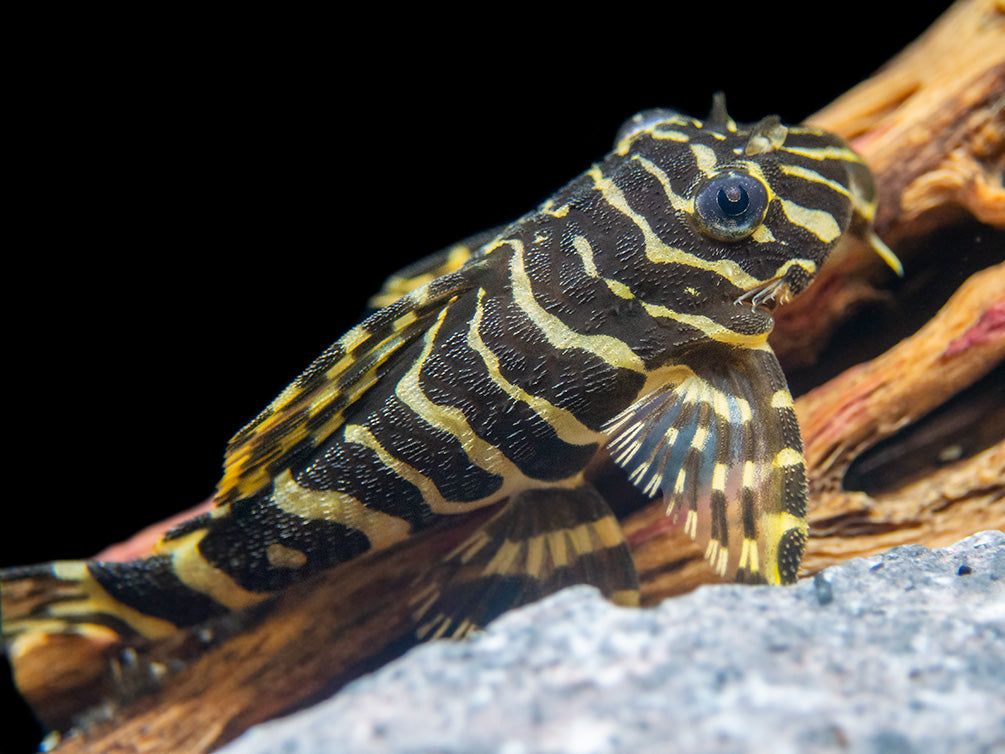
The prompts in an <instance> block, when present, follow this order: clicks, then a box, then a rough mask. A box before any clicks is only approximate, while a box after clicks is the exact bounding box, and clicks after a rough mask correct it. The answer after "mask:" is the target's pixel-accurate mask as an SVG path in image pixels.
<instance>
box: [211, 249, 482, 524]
mask: <svg viewBox="0 0 1005 754" xmlns="http://www.w3.org/2000/svg"><path fill="white" fill-rule="evenodd" d="M471 269H472V266H471V265H468V266H465V267H464V268H462V269H461V270H458V271H456V272H453V273H450V274H448V275H444V276H442V277H438V278H435V279H434V280H432V281H431V282H429V283H427V284H426V285H423V286H422V287H420V288H417V289H415V290H413V291H411V292H409V293H407V294H405V295H403V296H402V297H401V298H399V299H398V300H396V301H394V302H393V303H392V304H390V305H389V306H386V307H384V308H382V309H379V310H377V311H376V312H374V313H373V314H371V315H370V316H369V317H367V318H366V319H365V320H364V321H363V322H362V323H360V324H359V325H357V326H356V327H354V328H352V329H351V330H349V332H347V333H346V334H345V335H343V336H342V337H341V338H340V339H339V340H337V341H336V342H335V343H333V344H332V345H331V346H329V347H328V348H327V349H326V350H325V352H324V353H322V354H321V355H320V356H319V357H318V358H317V359H315V360H314V362H313V363H312V364H311V365H310V366H309V367H307V369H306V370H305V371H304V372H303V373H302V374H301V375H300V376H299V377H297V379H296V380H294V381H293V382H292V383H291V384H290V385H289V386H288V387H287V388H286V389H285V390H283V392H282V393H280V394H279V396H278V397H277V398H276V399H275V400H274V401H273V402H272V403H271V404H269V406H268V407H267V408H266V409H265V410H264V411H262V412H261V413H260V414H259V415H258V416H257V417H255V418H254V419H253V420H252V421H251V422H249V423H248V424H247V425H246V426H245V427H244V428H242V429H241V430H240V431H239V432H238V433H237V434H235V435H234V436H233V437H232V438H231V440H230V443H229V444H228V446H227V451H226V454H225V456H224V463H223V466H224V474H223V478H222V479H221V480H220V483H219V484H218V485H217V494H216V502H217V504H218V505H222V504H224V503H227V502H230V501H232V500H235V499H237V498H242V497H247V496H248V495H251V494H253V493H254V492H256V491H258V490H259V489H261V488H262V487H264V486H265V485H267V484H268V483H269V481H270V480H271V479H272V478H273V477H274V476H275V475H276V474H278V473H280V472H282V471H283V470H285V469H287V468H290V467H291V466H292V465H293V464H295V463H296V461H297V459H299V458H306V457H308V456H309V455H310V454H311V453H312V452H313V451H314V449H315V448H317V447H318V446H319V445H320V444H321V443H322V442H324V441H325V440H326V439H327V438H328V437H329V436H331V434H332V433H333V432H335V430H337V429H338V428H339V427H340V426H341V425H342V424H343V422H344V420H345V413H346V411H347V409H348V408H349V407H350V406H352V404H353V403H355V402H356V401H357V400H359V398H360V396H362V395H363V394H364V393H365V392H366V391H367V390H368V389H369V388H370V387H372V386H373V385H374V384H375V383H376V382H377V381H378V380H379V379H380V377H381V376H382V375H383V373H384V372H385V371H386V369H387V368H388V365H387V362H388V359H389V358H390V357H391V355H392V354H394V353H395V352H396V351H398V350H399V349H401V348H402V347H403V346H405V345H406V344H408V343H411V342H412V341H413V340H415V339H416V338H418V337H420V336H421V335H422V334H423V333H424V332H425V331H426V330H427V328H428V327H429V326H430V324H431V323H432V322H433V321H435V319H436V317H437V315H438V314H439V313H440V311H441V310H442V309H443V307H444V306H446V305H447V304H448V303H449V302H450V301H451V300H453V299H454V298H455V297H456V296H458V295H460V294H461V293H463V292H464V291H465V290H467V289H468V288H470V287H471V282H470V274H469V273H470V271H471Z"/></svg>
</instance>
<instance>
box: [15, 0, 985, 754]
mask: <svg viewBox="0 0 1005 754" xmlns="http://www.w3.org/2000/svg"><path fill="white" fill-rule="evenodd" d="M1003 107H1005V6H1003V4H1002V3H1001V2H992V1H988V0H970V1H969V2H962V3H959V4H957V5H955V6H953V8H951V9H950V10H949V11H948V12H947V14H946V15H945V16H944V17H943V18H942V19H940V21H939V22H938V23H937V24H936V25H935V27H933V28H932V29H931V30H930V31H929V32H927V33H926V34H925V35H924V36H923V37H921V38H920V39H919V40H918V41H917V42H916V43H915V44H914V45H912V46H911V47H910V48H908V49H907V50H905V51H904V52H903V53H902V54H901V55H900V56H898V57H897V58H896V59H895V60H894V61H892V62H891V63H890V64H889V65H888V66H887V67H886V68H885V69H884V70H882V71H881V72H880V73H879V74H877V75H876V76H875V77H874V78H872V79H870V80H869V81H867V82H865V83H863V84H862V85H861V86H859V87H856V88H855V89H853V90H852V91H850V92H849V93H848V94H847V95H845V96H844V97H842V98H840V99H839V100H838V101H836V102H835V103H834V104H833V105H831V106H829V107H828V108H826V109H825V110H823V111H822V112H820V113H818V114H817V115H816V116H814V117H813V118H812V119H811V122H813V123H815V124H817V125H820V126H822V127H825V128H828V129H829V130H833V131H836V132H838V133H840V134H842V135H844V136H845V137H846V138H848V139H850V140H852V143H853V145H854V146H855V147H856V149H858V150H859V151H860V153H862V154H863V156H864V157H865V158H866V159H867V161H868V162H869V164H870V165H871V166H872V168H873V169H874V172H875V174H876V178H877V185H878V188H879V191H880V197H881V205H880V211H879V215H878V217H877V228H878V229H879V231H880V234H881V235H883V236H884V237H885V238H886V240H887V241H888V242H889V243H891V244H893V245H895V246H896V250H897V251H898V253H900V254H901V256H902V259H903V261H904V263H905V267H906V268H907V280H906V282H905V286H904V287H903V288H902V295H903V296H905V297H907V298H908V306H907V307H906V309H907V310H910V309H911V308H912V306H911V303H910V302H911V300H910V298H909V297H910V296H912V295H917V289H913V288H911V287H910V285H909V283H910V282H911V280H912V279H916V278H917V279H920V278H921V277H922V272H923V271H924V270H926V269H929V270H932V269H934V271H935V277H939V276H940V271H941V270H943V269H945V268H949V267H952V268H954V269H955V268H957V267H958V266H959V265H960V263H961V262H960V260H961V254H960V250H959V248H958V247H956V246H950V245H942V246H940V245H939V239H940V238H941V236H940V235H939V233H940V232H941V231H942V229H944V228H947V227H954V226H955V227H959V226H958V225H957V224H958V223H959V221H960V219H961V217H963V218H969V219H968V220H967V223H966V224H965V225H964V226H963V227H964V228H965V234H967V235H968V236H969V237H971V238H972V237H978V238H981V239H984V240H983V243H984V244H985V247H984V248H985V251H984V252H983V255H982V254H980V253H976V252H975V258H976V259H977V260H978V262H977V264H976V265H975V266H974V267H973V268H972V269H970V270H969V272H971V273H973V274H972V275H970V279H969V280H967V282H966V283H965V284H964V285H962V287H960V288H959V290H958V291H956V293H955V294H954V295H952V297H951V298H950V299H949V301H948V303H946V304H945V305H944V306H943V307H942V308H941V310H939V312H938V313H937V314H936V315H935V316H934V317H933V318H931V320H930V321H929V322H928V323H927V324H925V325H924V326H923V327H920V329H918V331H917V333H916V334H914V335H913V336H912V337H909V338H907V339H905V340H903V341H902V342H899V343H896V344H893V343H890V344H888V345H890V346H892V348H889V350H887V352H886V353H883V354H882V355H877V354H878V353H879V352H878V351H877V352H876V353H873V354H870V355H869V356H868V357H866V358H867V359H868V360H867V361H865V363H860V364H859V365H858V366H856V367H854V368H852V369H849V370H847V371H845V372H844V373H843V374H839V375H838V376H836V377H834V378H833V379H831V380H830V381H828V382H826V383H825V384H820V385H818V386H817V387H816V388H815V389H814V390H812V391H811V392H809V393H808V394H806V395H804V396H803V397H802V398H800V399H799V400H798V401H797V411H798V413H799V416H800V420H801V423H802V427H803V430H804V438H805V444H806V455H807V459H808V463H809V471H810V485H811V498H810V511H809V516H810V540H809V544H808V547H807V553H806V557H805V561H804V564H803V573H804V574H810V573H813V572H815V571H817V570H819V569H820V568H822V567H824V566H826V565H830V564H833V563H837V562H841V561H843V560H845V559H847V558H850V557H854V556H860V555H865V554H870V553H875V552H878V551H881V550H884V549H886V548H888V547H890V546H893V545H896V544H902V543H906V542H915V543H920V544H924V545H928V546H938V545H943V544H947V543H949V542H952V541H955V540H958V539H961V538H963V537H965V536H967V535H969V534H972V533H974V532H976V531H979V530H983V529H989V528H997V529H1005V439H1003V438H1002V435H1003V434H1005V430H1003V429H1002V426H1003V424H1005V420H1003V419H1002V412H1001V406H1002V404H1003V401H1002V396H1001V387H1000V383H1001V382H1002V381H1001V380H996V379H995V377H996V376H998V375H999V373H1000V372H1001V366H1000V365H1001V363H1002V361H1003V358H1005V264H1003V263H1000V262H1001V259H1002V249H1003V248H1005V247H1003V246H1002V243H1003V239H1005V235H1003V233H1002V231H1003V229H1005V189H1003V187H1002V174H1003V172H1005V121H1003ZM988 239H990V241H989V240H988ZM988 245H990V246H991V250H990V252H988V251H987V246H988ZM995 249H997V251H995ZM984 262H986V263H984ZM983 268H987V269H983ZM891 277H892V276H890V275H889V273H886V274H885V277H884V273H883V272H882V263H881V262H880V260H879V259H878V258H877V257H876V256H875V254H874V253H873V252H872V251H871V250H868V249H863V248H856V247H850V246H849V247H846V248H844V249H842V250H840V252H838V253H836V254H835V255H834V258H833V259H832V260H831V261H830V262H829V263H828V265H826V266H825V268H824V270H823V271H822V272H821V274H820V276H819V278H818V280H817V282H816V283H815V284H814V285H813V286H811V288H810V289H809V290H808V291H807V292H806V293H805V294H804V295H803V296H801V297H800V298H799V299H797V300H796V302H794V303H793V304H792V305H790V306H788V307H786V308H785V309H784V310H782V311H781V312H779V316H778V326H777V328H776V333H775V335H774V336H773V344H774V346H775V348H776V351H777V352H778V353H779V355H780V357H781V358H782V360H783V363H784V364H786V365H787V366H790V367H791V366H796V365H799V364H806V363H809V362H810V361H812V360H813V359H814V358H817V357H819V352H820V350H821V349H822V348H823V347H824V345H825V344H826V343H827V342H828V339H829V336H830V334H831V333H832V332H833V331H834V330H835V328H836V327H838V325H839V323H841V322H842V321H844V320H845V319H846V318H847V317H848V315H849V312H850V311H851V310H853V309H855V308H857V307H860V306H861V305H862V304H863V303H866V302H870V301H876V300H877V299H878V298H884V300H888V301H889V300H891V299H892V300H893V302H894V304H895V303H896V294H895V293H893V294H891V293H883V294H880V293H878V292H877V290H876V288H875V287H874V285H875V284H876V282H877V281H879V280H885V281H886V282H887V283H889V282H890V279H891ZM942 300H944V298H943V299H942ZM860 361H861V359H860ZM995 370H997V371H995ZM987 375H990V377H988V376H987ZM969 386H976V388H973V387H971V388H970V390H976V394H974V395H971V396H970V398H969V400H971V401H977V405H978V407H979V408H978V410H970V411H968V410H965V408H960V407H956V408H952V407H951V410H950V411H948V415H949V416H952V417H962V418H963V421H962V427H960V426H957V427H956V429H957V430H960V431H962V432H963V433H965V434H969V435H973V436H980V437H985V435H986V439H985V440H984V441H983V446H982V447H978V448H975V449H974V452H973V453H966V452H964V453H963V457H960V458H958V459H957V460H954V461H951V462H950V461H949V460H948V459H949V456H952V455H953V453H954V452H955V451H952V450H951V447H952V446H947V445H945V444H943V445H939V443H940V442H942V440H941V438H942V437H943V435H941V434H937V435H936V438H937V439H936V441H935V447H936V448H937V451H938V452H941V453H942V456H943V458H942V460H941V461H938V462H933V463H931V464H928V465H927V466H924V467H923V468H921V469H918V470H915V471H914V473H913V475H912V476H911V477H910V478H902V479H901V480H900V481H897V482H896V483H887V484H881V485H880V486H879V487H877V488H876V489H870V490H868V491H862V490H857V491H849V490H848V489H846V488H845V487H847V486H848V482H847V480H848V478H849V475H850V474H852V472H853V471H854V469H856V468H861V467H863V465H867V464H865V461H866V460H870V461H871V463H872V464H873V466H874V467H875V466H876V465H877V464H878V466H879V468H880V469H881V470H882V469H886V468H887V466H886V465H884V464H885V463H886V464H887V465H889V466H890V467H897V466H898V464H900V463H901V462H902V461H903V458H904V456H905V455H906V456H914V455H917V454H916V453H912V452H907V453H906V454H905V453H904V452H900V453H899V454H898V453H897V452H896V448H897V444H896V440H897V438H898V437H900V436H901V435H902V433H904V432H906V431H907V430H909V429H911V428H913V427H917V426H920V424H919V421H918V420H919V419H920V418H921V417H922V416H924V415H926V414H927V415H932V416H936V415H938V414H939V407H940V406H945V405H946V404H947V403H949V402H950V401H953V400H958V399H957V398H955V396H958V395H961V394H964V395H965V394H967V389H968V387H969ZM982 401H983V402H982ZM959 423H960V420H958V421H957V424H959ZM989 427H990V430H989V429H988V428H989ZM987 433H990V434H987ZM883 441H885V442H883ZM881 442H883V444H884V445H886V443H893V445H890V446H888V447H887V450H886V451H884V452H886V453H887V454H888V455H887V456H883V457H878V456H873V457H872V458H871V459H870V455H869V454H870V452H871V451H870V449H873V448H876V447H877V444H879V443H881ZM910 442H916V440H913V441H910ZM901 447H902V448H903V447H904V446H901ZM906 447H908V448H913V447H915V446H913V445H910V444H908V445H907V446H906ZM891 448H892V450H891ZM938 452H937V454H936V455H938ZM890 457H892V458H893V459H894V460H893V461H891V462H886V461H883V458H890ZM877 459H878V460H877ZM867 476H868V474H864V473H861V474H860V478H866V477H867ZM872 478H873V479H875V478H877V476H876V475H875V474H873V477H872ZM878 478H880V479H882V478H883V474H879V475H878ZM482 520H483V519H482V517H480V516H477V515H476V516H472V517H465V518H464V519H463V520H462V521H460V522H458V523H457V524H456V525H455V526H453V527H450V528H441V529H435V530H432V531H430V532H428V533H427V534H425V535H423V536H418V537H415V538H412V539H409V540H408V541H406V542H405V543H403V544H402V545H401V546H399V547H397V548H395V549H392V550H390V551H387V552H383V553H375V554H371V555H369V556H366V557H363V558H359V559H357V560H354V561H351V562H349V563H347V564H345V565H343V566H340V567H339V568H338V569H336V570H335V571H333V572H331V573H328V574H325V575H322V576H320V577H319V578H318V579H316V580H314V581H312V582H311V583H309V584H305V585H302V586H299V587H295V588H293V589H290V590H288V591H287V592H285V593H283V594H282V595H280V596H279V597H278V598H277V601H276V603H275V608H276V609H270V610H268V611H257V612H253V613H249V614H247V615H243V616H241V617H240V618H235V619H231V620H230V621H225V622H222V623H219V624H217V625H215V626H212V627H211V629H210V630H209V631H205V630H202V631H193V632H182V633H181V634H180V635H179V636H178V637H176V638H174V639H173V640H172V641H171V642H170V643H160V644H156V645H152V646H136V647H132V648H130V650H129V652H126V653H123V651H122V650H123V648H122V647H96V646H95V645H94V644H93V643H88V642H87V640H85V639H83V638H82V637H65V640H61V641H60V642H53V643H52V644H51V645H48V646H38V647H35V648H34V649H32V650H31V651H30V652H26V653H24V654H22V655H21V656H19V657H15V658H12V659H13V661H14V664H15V671H16V674H17V679H18V684H19V687H20V688H21V689H22V691H23V693H24V695H25V696H26V698H27V699H28V700H29V701H30V702H31V703H32V704H33V705H34V706H35V707H36V709H38V710H40V712H41V713H42V714H43V715H44V716H47V717H48V719H49V721H50V722H52V723H54V724H55V725H56V726H57V727H58V726H59V725H60V724H61V723H65V722H66V721H67V720H68V719H69V717H70V716H71V715H73V714H74V713H76V712H77V711H78V710H77V707H79V701H80V700H81V699H88V698H90V699H94V698H101V696H102V695H104V694H105V692H106V691H107V690H108V689H109V688H113V687H115V688H120V689H122V688H132V689H133V691H134V693H132V694H127V695H126V698H124V699H123V701H122V704H121V705H120V706H118V707H117V708H116V709H112V710H105V711H104V713H105V716H106V718H107V719H104V720H100V719H94V720H93V721H92V722H91V724H89V725H88V726H86V727H85V728H83V729H81V730H79V731H78V732H77V733H76V734H74V735H72V736H69V737H67V738H66V739H65V740H64V741H63V742H62V743H61V744H60V745H59V747H58V749H57V751H59V752H60V753H61V754H70V753H71V752H88V751H90V752H93V751H101V752H168V751H171V752H174V751H186V752H204V751H211V750H212V749H213V748H216V747H218V746H220V745H222V744H223V743H225V742H226V741H228V740H230V739H232V738H233V737H235V736H236V735H238V734H239V733H240V732H241V731H243V730H244V729H246V728H247V727H248V726H250V725H252V724H254V723H257V722H261V721H264V720H267V719H269V718H271V717H274V716H276V715H278V714H280V713H283V712H286V711H289V710H291V709H293V708H296V707H297V706H301V705H304V704H307V703H309V702H310V701H311V700H313V699H316V698H319V697H320V696H322V695H324V694H326V693H330V692H331V691H333V690H335V689H337V688H339V687H340V686H341V685H343V684H344V683H345V682H346V681H348V680H349V679H351V678H353V677H356V676H358V675H360V674H361V673H364V672H366V671H367V670H369V669H372V668H373V667H375V666H377V665H378V664H380V663H382V662H384V661H386V660H387V659H390V658H391V657H392V656H394V655H395V654H399V653H401V652H403V651H404V650H405V649H406V648H407V647H408V646H409V640H407V639H406V638H405V637H406V636H407V635H408V606H407V605H406V604H404V602H403V600H401V598H400V595H401V594H402V593H404V591H405V590H406V589H407V587H408V584H409V583H410V581H411V580H412V579H413V578H414V576H415V573H416V571H417V570H421V567H422V566H421V564H424V563H432V562H434V560H435V559H436V556H437V554H438V553H442V552H444V551H448V550H449V549H451V547H452V544H453V543H456V542H457V541H460V539H461V538H462V537H464V536H466V535H467V534H468V533H470V532H471V531H472V530H473V529H474V528H475V527H477V526H478V525H480V524H481V523H482ZM623 525H624V529H625V532H626V535H627V537H628V540H629V544H630V546H631V547H632V552H633V555H634V557H635V561H636V564H637V566H638V569H639V572H640V576H641V578H642V588H643V600H644V603H646V604H652V603H654V602H656V601H658V600H661V599H663V598H665V597H668V596H671V595H675V594H680V593H682V592H686V591H688V590H690V589H693V588H694V587H695V586H696V585H698V584H701V583H707V582H711V581H715V580H717V579H716V578H715V576H714V574H713V573H712V572H711V571H710V569H709V568H708V567H707V566H706V565H705V563H704V561H703V558H702V553H701V552H699V551H698V550H697V548H695V547H694V545H693V544H692V543H691V542H690V540H689V539H688V538H687V536H686V535H683V534H682V533H681V532H679V531H676V530H674V529H673V528H672V527H671V526H670V523H669V521H668V519H667V518H666V516H664V515H663V510H662V506H661V505H660V504H656V505H654V506H650V507H649V508H647V509H644V510H641V511H639V512H637V513H635V514H633V515H631V516H628V517H627V518H626V519H625V520H624V521H623ZM88 653H89V654H88ZM85 656H86V657H90V662H89V663H87V662H84V661H83V660H82V659H81V658H82V657H85ZM124 658H125V659H127V660H128V662H125V661H124ZM179 660H181V661H179ZM61 664H62V666H63V667H65V669H66V671H67V673H70V674H74V673H75V674H76V675H75V676H72V680H71V681H69V682H67V683H64V684H63V685H61V686H60V685H54V684H53V683H52V682H51V679H52V677H53V673H54V668H55V667H57V666H60V665H61ZM83 665H87V667H82V666H83ZM151 672H153V674H154V675H155V676H159V677H161V682H160V683H159V684H155V686H156V687H155V688H154V690H153V691H149V690H147V688H146V687H147V686H149V685H150V683H149V679H150V673H151ZM67 677H70V676H67ZM130 679H132V681H130ZM137 689H139V692H137V691H136V690H137ZM140 692H142V693H140Z"/></svg>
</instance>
